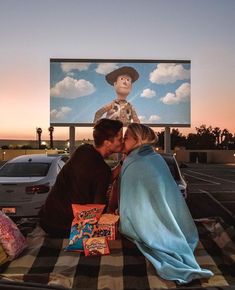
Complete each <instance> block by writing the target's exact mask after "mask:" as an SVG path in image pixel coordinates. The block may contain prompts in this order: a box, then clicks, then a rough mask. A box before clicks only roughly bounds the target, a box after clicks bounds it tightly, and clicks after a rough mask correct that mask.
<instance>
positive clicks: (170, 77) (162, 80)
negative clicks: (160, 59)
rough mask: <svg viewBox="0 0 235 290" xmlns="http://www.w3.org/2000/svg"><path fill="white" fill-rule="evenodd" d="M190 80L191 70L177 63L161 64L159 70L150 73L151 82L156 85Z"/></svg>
mask: <svg viewBox="0 0 235 290" xmlns="http://www.w3.org/2000/svg"><path fill="white" fill-rule="evenodd" d="M189 78H190V70H186V69H185V68H184V67H183V66H182V64H176V63H159V64H158V65H157V68H156V69H155V70H154V71H152V72H151V73H150V81H151V82H152V83H156V84H167V83H174V82H176V81H178V80H185V79H189Z"/></svg>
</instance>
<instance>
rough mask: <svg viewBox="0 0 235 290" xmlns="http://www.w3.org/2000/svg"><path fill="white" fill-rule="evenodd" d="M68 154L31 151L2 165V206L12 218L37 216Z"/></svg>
mask: <svg viewBox="0 0 235 290" xmlns="http://www.w3.org/2000/svg"><path fill="white" fill-rule="evenodd" d="M67 160H68V156H61V155H54V156H50V155H46V154H31V155H22V156H18V157H15V158H13V159H11V160H9V161H8V162H6V163H5V164H4V165H3V166H2V167H1V168H0V209H1V210H2V211H3V212H4V213H6V214H8V215H9V216H11V217H30V216H37V215H38V212H39V210H40V208H41V206H42V205H43V204H44V202H45V200H46V198H47V195H48V193H49V191H50V188H51V186H52V185H53V184H54V183H55V180H56V177H57V174H58V173H59V171H60V170H61V168H62V167H63V166H64V164H65V162H66V161H67Z"/></svg>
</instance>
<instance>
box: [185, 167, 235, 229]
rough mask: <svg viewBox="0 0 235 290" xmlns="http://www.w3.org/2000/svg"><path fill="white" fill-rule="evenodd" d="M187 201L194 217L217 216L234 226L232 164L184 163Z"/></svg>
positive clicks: (234, 179) (234, 204)
mask: <svg viewBox="0 0 235 290" xmlns="http://www.w3.org/2000/svg"><path fill="white" fill-rule="evenodd" d="M181 171H182V174H183V175H184V177H185V179H186V181H187V184H188V199H187V203H188V206H189V209H190V211H191V213H192V215H193V217H194V218H202V217H211V216H220V217H222V218H223V219H224V220H225V221H226V222H228V223H229V224H231V225H235V164H200V163H199V164H194V163H190V164H187V167H186V168H181Z"/></svg>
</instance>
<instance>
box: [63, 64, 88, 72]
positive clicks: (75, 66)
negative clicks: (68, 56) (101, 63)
mask: <svg viewBox="0 0 235 290" xmlns="http://www.w3.org/2000/svg"><path fill="white" fill-rule="evenodd" d="M90 65H91V63H89V62H80V63H74V62H62V63H61V68H62V70H63V71H64V72H69V71H71V70H79V71H83V70H88V68H89V66H90Z"/></svg>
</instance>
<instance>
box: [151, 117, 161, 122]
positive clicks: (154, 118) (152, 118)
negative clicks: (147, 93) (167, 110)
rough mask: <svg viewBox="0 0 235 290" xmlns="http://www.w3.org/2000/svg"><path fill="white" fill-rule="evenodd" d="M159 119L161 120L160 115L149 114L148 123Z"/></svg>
mask: <svg viewBox="0 0 235 290" xmlns="http://www.w3.org/2000/svg"><path fill="white" fill-rule="evenodd" d="M160 120H161V117H160V116H158V115H151V116H150V117H149V122H150V123H155V122H158V121H160Z"/></svg>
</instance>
